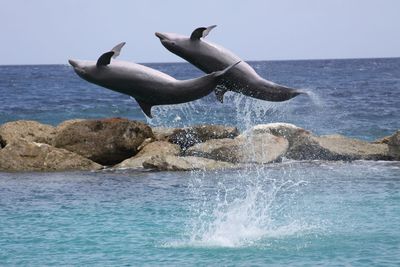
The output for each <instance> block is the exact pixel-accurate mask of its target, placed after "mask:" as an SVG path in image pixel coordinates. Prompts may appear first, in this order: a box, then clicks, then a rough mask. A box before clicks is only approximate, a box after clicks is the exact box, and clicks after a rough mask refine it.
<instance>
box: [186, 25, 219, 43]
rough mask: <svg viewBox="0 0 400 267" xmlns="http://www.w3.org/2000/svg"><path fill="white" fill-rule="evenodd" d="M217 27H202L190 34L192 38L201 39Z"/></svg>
mask: <svg viewBox="0 0 400 267" xmlns="http://www.w3.org/2000/svg"><path fill="white" fill-rule="evenodd" d="M215 27H217V25H211V26H209V27H207V28H206V27H200V28H197V29H195V30H194V31H193V32H192V35H190V40H200V38H202V37H206V36H207V35H208V34H209V33H210V31H211V30H212V29H214V28H215Z"/></svg>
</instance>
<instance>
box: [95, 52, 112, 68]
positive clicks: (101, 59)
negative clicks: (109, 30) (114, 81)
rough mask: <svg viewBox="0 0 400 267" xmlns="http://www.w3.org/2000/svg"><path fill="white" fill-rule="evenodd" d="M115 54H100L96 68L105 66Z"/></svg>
mask: <svg viewBox="0 0 400 267" xmlns="http://www.w3.org/2000/svg"><path fill="white" fill-rule="evenodd" d="M114 54H115V52H114V51H110V52H107V53H104V54H102V55H101V56H100V57H99V59H98V60H97V63H96V66H97V67H100V66H107V65H108V64H110V62H111V57H112V56H113V55H114Z"/></svg>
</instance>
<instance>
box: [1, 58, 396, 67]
mask: <svg viewBox="0 0 400 267" xmlns="http://www.w3.org/2000/svg"><path fill="white" fill-rule="evenodd" d="M355 59H359V60H367V59H400V56H394V57H343V58H304V59H255V60H253V59H250V60H243V61H245V62H263V61H269V62H281V61H324V60H355ZM132 62H134V61H132ZM134 63H137V64H182V63H187V64H190V62H187V61H184V60H182V61H165V62H164V61H161V62H134ZM52 65H69V64H68V63H28V64H17V63H16V64H13V63H12V64H0V67H6V66H52Z"/></svg>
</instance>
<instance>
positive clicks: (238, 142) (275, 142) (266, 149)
mask: <svg viewBox="0 0 400 267" xmlns="http://www.w3.org/2000/svg"><path fill="white" fill-rule="evenodd" d="M288 147H289V144H288V141H287V140H286V139H285V138H283V137H279V136H274V135H272V134H269V133H262V134H257V135H253V136H249V137H246V136H244V135H241V136H239V137H237V138H235V139H218V140H217V139H214V140H209V141H206V142H204V143H200V144H196V145H194V146H193V147H191V148H189V149H188V150H187V151H186V152H185V155H188V156H197V157H204V158H210V159H214V160H220V161H227V162H232V163H258V164H264V163H270V162H276V161H279V160H280V159H281V157H282V156H283V155H284V154H285V153H286V151H287V149H288Z"/></svg>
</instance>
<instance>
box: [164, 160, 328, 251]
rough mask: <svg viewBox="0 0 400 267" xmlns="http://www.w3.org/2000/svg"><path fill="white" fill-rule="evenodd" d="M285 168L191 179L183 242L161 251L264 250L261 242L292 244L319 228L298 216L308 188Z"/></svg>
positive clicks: (192, 177) (196, 174) (236, 172)
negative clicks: (177, 248)
mask: <svg viewBox="0 0 400 267" xmlns="http://www.w3.org/2000/svg"><path fill="white" fill-rule="evenodd" d="M286 167H287V168H285V169H281V170H279V171H278V172H277V170H272V169H270V168H266V167H261V168H260V167H257V168H254V167H251V168H248V169H246V170H239V171H232V172H216V173H214V175H213V174H212V173H204V172H194V173H192V175H191V182H190V188H191V194H192V196H193V198H194V199H195V201H193V203H192V206H191V208H190V209H191V216H190V218H189V221H188V223H187V227H186V229H185V232H184V234H183V238H182V240H179V241H174V242H170V243H168V244H166V245H165V246H168V247H233V248H238V247H248V246H260V245H261V246H262V245H263V244H265V239H267V240H268V239H281V238H292V237H296V236H302V235H307V234H310V233H312V232H313V231H316V229H319V228H321V227H320V223H319V222H318V221H310V220H306V219H305V218H303V217H302V216H300V215H299V213H297V212H296V210H297V209H298V207H299V205H298V204H299V203H300V202H301V192H302V188H303V187H304V186H306V185H307V182H306V181H304V180H292V179H290V178H288V177H292V175H291V172H293V169H292V168H291V167H290V166H289V165H287V166H286ZM280 175H284V177H281V176H280ZM213 176H216V177H217V179H215V178H214V177H213ZM293 177H299V176H297V175H293Z"/></svg>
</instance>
